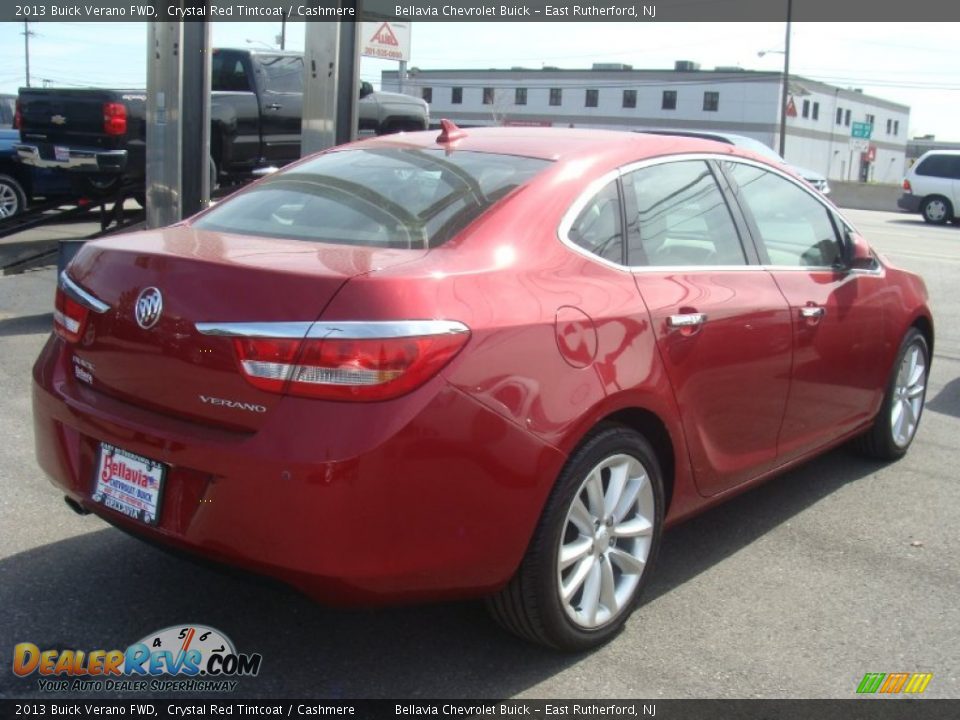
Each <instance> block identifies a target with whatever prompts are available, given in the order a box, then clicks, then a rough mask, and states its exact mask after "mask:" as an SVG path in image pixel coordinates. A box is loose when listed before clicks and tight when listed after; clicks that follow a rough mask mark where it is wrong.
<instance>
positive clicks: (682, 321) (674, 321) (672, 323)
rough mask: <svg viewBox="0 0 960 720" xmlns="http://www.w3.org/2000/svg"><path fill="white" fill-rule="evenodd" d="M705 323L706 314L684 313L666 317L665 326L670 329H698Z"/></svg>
mask: <svg viewBox="0 0 960 720" xmlns="http://www.w3.org/2000/svg"><path fill="white" fill-rule="evenodd" d="M706 321H707V316H706V313H684V314H682V315H671V316H670V317H668V318H667V325H668V326H669V327H671V328H692V327H699V326H701V325H703V324H704V323H705V322H706Z"/></svg>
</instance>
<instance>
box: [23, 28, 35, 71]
mask: <svg viewBox="0 0 960 720" xmlns="http://www.w3.org/2000/svg"><path fill="white" fill-rule="evenodd" d="M31 35H33V32H31V30H30V25H29V23H27V22H26V21H24V23H23V58H24V64H25V65H26V68H27V87H30V36H31Z"/></svg>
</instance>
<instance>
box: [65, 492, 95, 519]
mask: <svg viewBox="0 0 960 720" xmlns="http://www.w3.org/2000/svg"><path fill="white" fill-rule="evenodd" d="M63 501H64V502H65V503H66V504H67V507H68V508H70V509H71V510H73V511H74V512H75V513H76V514H77V515H89V514H90V511H89V510H87V509H86V508H85V507H83V506H82V505H81V504H80V503H78V502H77V501H76V500H74V499H73V498H69V497H67V496H66V495H64V496H63Z"/></svg>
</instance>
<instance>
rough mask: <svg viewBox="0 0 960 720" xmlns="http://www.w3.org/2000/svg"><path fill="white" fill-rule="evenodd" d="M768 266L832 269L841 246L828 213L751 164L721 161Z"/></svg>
mask: <svg viewBox="0 0 960 720" xmlns="http://www.w3.org/2000/svg"><path fill="white" fill-rule="evenodd" d="M725 167H726V169H727V170H728V171H729V173H730V175H731V176H732V178H733V180H734V183H735V185H736V186H737V188H738V189H739V197H740V199H741V201H742V202H743V203H744V204H745V205H746V208H745V209H746V210H748V211H749V213H750V214H751V215H752V216H753V220H754V222H755V223H756V225H757V229H758V230H759V231H760V240H761V242H762V243H763V245H764V247H765V248H766V251H767V256H768V257H769V260H770V264H771V265H783V266H791V267H794V266H796V267H828V268H829V267H837V266H839V265H840V264H842V262H843V246H842V244H841V240H840V238H839V237H838V236H837V231H836V228H835V227H834V225H833V222H832V221H831V219H830V211H829V210H828V209H827V207H826V206H825V205H823V204H822V203H820V202H819V201H818V200H816V199H815V198H814V197H813V196H812V195H811V194H810V193H809V192H807V191H806V190H803V189H801V188H800V187H798V186H797V185H795V184H794V183H792V182H790V181H789V180H786V179H785V178H782V177H780V176H779V175H776V174H774V173H772V172H768V171H767V170H764V169H762V168H759V167H757V166H755V165H747V164H746V163H737V162H726V163H725Z"/></svg>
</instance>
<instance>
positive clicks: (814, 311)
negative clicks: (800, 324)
mask: <svg viewBox="0 0 960 720" xmlns="http://www.w3.org/2000/svg"><path fill="white" fill-rule="evenodd" d="M826 314H827V311H826V309H825V308H822V307H820V306H819V305H807V306H806V307H802V308H800V317H802V318H803V319H804V320H819V319H820V318H822V317H823V316H824V315H826Z"/></svg>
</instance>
